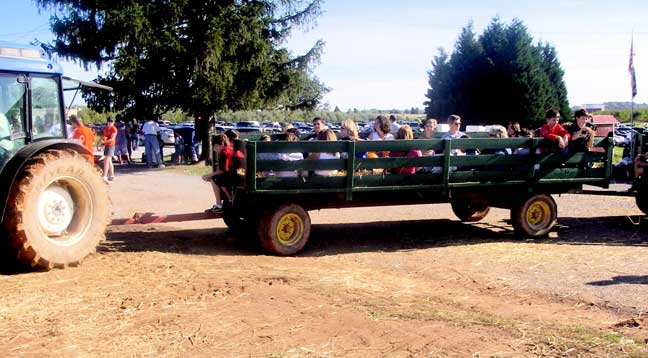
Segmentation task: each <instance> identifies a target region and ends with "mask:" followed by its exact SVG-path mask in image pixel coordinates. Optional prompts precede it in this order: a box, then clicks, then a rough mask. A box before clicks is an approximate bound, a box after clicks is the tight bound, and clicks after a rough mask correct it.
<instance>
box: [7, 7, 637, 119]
mask: <svg viewBox="0 0 648 358" xmlns="http://www.w3.org/2000/svg"><path fill="white" fill-rule="evenodd" d="M2 7H3V11H2V12H1V13H0V39H2V40H9V41H19V42H28V41H30V40H32V39H34V38H38V39H39V40H41V41H48V40H50V39H52V35H51V33H50V31H49V26H48V18H49V14H47V13H41V14H39V13H38V11H37V9H36V7H35V5H34V4H33V2H32V1H31V0H12V1H6V2H5V3H4V4H3V6H2ZM323 11H324V13H323V15H322V16H321V17H320V18H319V19H318V20H317V24H316V26H315V27H314V28H311V29H309V30H308V31H307V32H301V31H300V30H299V29H295V31H294V33H293V36H292V38H291V39H290V41H288V43H287V44H286V45H287V46H288V48H290V49H291V50H292V51H294V53H295V54H299V53H302V52H304V51H306V50H307V49H308V48H309V47H310V46H312V45H313V44H314V43H315V42H316V41H317V40H318V39H322V40H324V41H325V42H326V46H325V48H324V54H323V55H322V58H321V63H320V64H319V65H318V66H317V67H316V69H315V74H316V75H317V76H318V77H319V78H320V80H322V81H323V82H324V83H325V84H326V85H327V86H329V87H331V88H332V91H331V93H329V94H328V95H327V96H326V98H325V101H326V102H328V103H329V104H330V106H331V108H333V107H335V106H336V105H337V106H339V107H340V108H341V109H343V110H346V109H349V108H358V109H364V108H385V109H387V108H409V107H422V106H423V105H422V102H423V101H424V100H425V97H424V94H425V92H426V91H427V88H428V86H427V71H428V70H430V69H431V64H430V61H431V60H432V58H433V56H434V55H436V54H437V53H438V48H439V47H444V48H445V49H446V50H448V51H451V50H452V47H453V45H454V42H455V40H456V38H457V35H458V33H459V32H460V31H461V29H462V27H464V26H466V24H468V22H469V21H472V22H473V24H474V28H475V31H476V32H477V33H481V32H482V31H483V29H484V28H485V27H486V26H487V25H488V23H489V22H490V21H491V19H492V18H493V17H495V16H499V17H500V19H501V20H502V21H503V22H506V23H509V22H510V21H511V20H512V19H513V18H519V19H521V20H522V21H523V22H524V23H525V25H526V26H527V27H528V29H529V32H530V34H531V35H532V36H533V37H534V39H535V40H542V41H546V42H549V43H551V44H553V45H554V46H555V47H556V49H557V51H558V56H559V59H560V61H561V64H562V67H563V69H564V70H565V77H564V79H565V82H566V84H567V90H568V93H569V101H570V105H572V106H575V105H580V104H584V103H599V102H603V101H629V100H630V77H629V74H628V59H629V52H630V39H631V34H632V33H633V31H634V49H635V59H634V63H635V70H636V73H637V87H638V88H637V89H638V95H637V97H635V102H648V22H647V21H646V18H647V16H648V2H646V1H638V0H637V1H629V0H617V1H614V2H611V1H602V0H590V1H585V0H563V1H560V0H546V1H542V2H535V1H534V2H530V1H512V0H500V1H473V0H464V1H438V0H428V1H424V0H416V1H412V0H411V1H408V0H402V1H398V2H397V1H384V0H376V1H366V0H356V1H343V0H329V1H326V2H325V3H324V4H323ZM64 69H65V71H66V73H67V74H68V75H71V76H72V77H80V78H83V79H91V78H93V77H94V76H95V75H96V72H90V73H85V72H84V71H83V69H82V68H81V67H80V66H79V65H75V64H64Z"/></svg>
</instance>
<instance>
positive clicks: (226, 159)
mask: <svg viewBox="0 0 648 358" xmlns="http://www.w3.org/2000/svg"><path fill="white" fill-rule="evenodd" d="M214 151H215V152H216V153H217V158H218V167H217V168H216V171H214V172H213V173H209V174H205V175H203V176H202V179H203V180H204V181H207V182H211V185H212V189H213V190H214V197H215V198H216V204H214V206H212V207H211V208H209V209H207V211H211V212H215V213H216V212H221V211H222V210H223V204H222V202H221V190H222V191H223V193H225V196H226V197H227V200H228V201H230V202H231V201H232V193H231V192H230V188H231V187H233V186H235V185H236V184H237V181H238V174H237V173H236V165H235V161H236V160H237V159H238V158H236V157H237V154H239V153H235V151H234V146H233V145H232V143H231V142H230V140H229V138H228V137H227V136H226V135H224V134H218V135H216V136H215V137H214Z"/></svg>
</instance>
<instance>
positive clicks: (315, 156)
mask: <svg viewBox="0 0 648 358" xmlns="http://www.w3.org/2000/svg"><path fill="white" fill-rule="evenodd" d="M317 140H323V141H336V140H337V136H336V135H335V132H333V131H332V130H331V129H325V130H323V131H321V132H320V134H319V136H318V137H317ZM307 159H309V160H319V159H340V153H338V152H335V153H310V154H309V155H308V158H307ZM313 174H315V175H320V176H335V175H337V174H338V171H337V170H315V171H314V172H313Z"/></svg>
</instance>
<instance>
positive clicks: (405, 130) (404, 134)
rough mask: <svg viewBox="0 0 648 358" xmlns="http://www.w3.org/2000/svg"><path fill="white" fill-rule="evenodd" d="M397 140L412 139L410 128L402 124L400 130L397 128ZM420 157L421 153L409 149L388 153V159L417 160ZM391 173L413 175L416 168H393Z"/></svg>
mask: <svg viewBox="0 0 648 358" xmlns="http://www.w3.org/2000/svg"><path fill="white" fill-rule="evenodd" d="M399 139H403V140H412V139H414V132H413V131H412V127H410V126H409V125H407V124H403V125H402V126H401V127H400V128H398V132H397V133H396V140H399ZM420 156H422V154H421V151H420V150H418V149H411V150H408V151H392V152H390V153H389V157H390V158H398V157H407V158H418V157H420ZM392 172H393V173H396V174H414V173H416V168H415V167H405V168H394V169H392Z"/></svg>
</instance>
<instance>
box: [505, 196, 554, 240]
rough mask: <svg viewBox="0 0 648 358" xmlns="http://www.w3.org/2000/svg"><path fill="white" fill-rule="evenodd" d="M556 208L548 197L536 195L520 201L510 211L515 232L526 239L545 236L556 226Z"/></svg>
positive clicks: (552, 200)
mask: <svg viewBox="0 0 648 358" xmlns="http://www.w3.org/2000/svg"><path fill="white" fill-rule="evenodd" d="M557 218H558V206H557V205H556V202H555V201H554V199H553V198H552V197H551V196H550V195H545V194H536V195H532V196H530V197H528V198H527V199H526V200H522V201H521V202H519V203H517V205H514V206H513V209H511V223H512V224H513V228H514V229H515V231H516V232H517V233H518V234H520V235H522V236H524V237H527V238H539V237H543V236H545V235H547V234H548V233H549V232H550V231H551V229H553V227H554V226H555V225H556V222H557Z"/></svg>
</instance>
